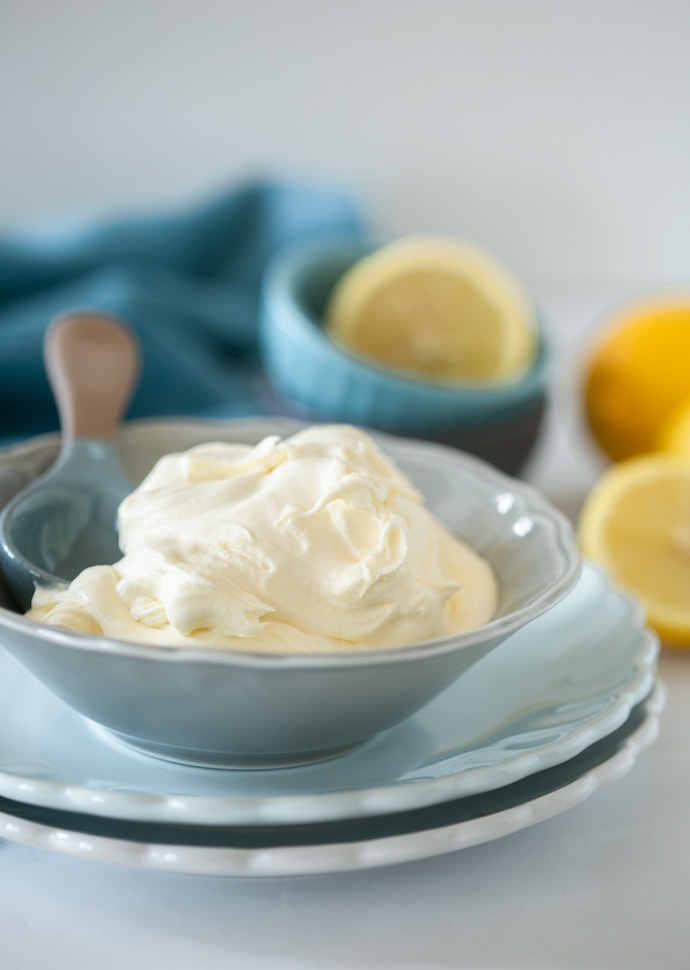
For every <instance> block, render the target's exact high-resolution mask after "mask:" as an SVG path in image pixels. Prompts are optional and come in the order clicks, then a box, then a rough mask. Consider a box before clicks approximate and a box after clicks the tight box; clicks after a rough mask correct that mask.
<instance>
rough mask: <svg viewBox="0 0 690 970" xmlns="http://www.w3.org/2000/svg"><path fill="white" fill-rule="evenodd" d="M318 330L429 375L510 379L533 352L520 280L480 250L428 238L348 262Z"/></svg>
mask: <svg viewBox="0 0 690 970" xmlns="http://www.w3.org/2000/svg"><path fill="white" fill-rule="evenodd" d="M325 328H326V331H327V332H328V333H329V334H330V336H331V337H332V338H333V339H334V340H335V341H336V342H338V343H339V344H341V345H342V346H344V347H345V348H347V349H348V350H350V351H352V352H354V353H356V354H359V355H361V356H363V357H366V358H368V359H370V360H372V361H375V362H377V363H378V364H381V365H383V366H386V367H390V368H393V369H395V370H400V371H403V372H407V373H411V374H416V375H419V376H423V377H425V378H432V379H436V380H446V381H463V380H470V381H507V380H511V379H513V378H516V377H517V376H518V375H520V374H521V373H522V372H523V371H524V370H526V368H527V367H528V366H529V365H530V364H531V363H532V361H533V360H534V357H535V355H536V350H537V332H536V331H537V327H536V321H535V314H534V309H533V306H532V303H531V301H530V299H529V297H528V295H527V293H526V292H525V290H524V289H523V287H522V286H521V285H520V283H519V282H518V281H517V280H516V279H514V278H513V276H512V275H511V274H510V273H509V272H508V271H507V270H506V269H504V268H503V267H502V266H501V265H499V264H498V263H497V262H496V261H495V260H494V259H493V258H492V257H491V256H489V255H488V254H487V253H486V252H484V251H483V250H481V249H479V248H476V247H474V246H471V245H469V244H464V243H461V242H457V241H455V240H451V239H445V238H438V237H424V236H422V237H418V236H414V237H407V238H405V239H401V240H399V241H397V242H394V243H391V244H390V245H388V246H384V247H382V248H381V249H379V250H377V251H375V252H374V253H372V254H371V255H370V256H366V257H364V258H363V259H361V260H360V261H359V262H357V263H355V265H354V266H353V267H351V268H350V269H349V270H348V271H347V272H346V273H345V274H344V275H343V277H342V278H341V280H340V281H339V283H338V284H337V286H336V288H335V290H334V292H333V295H332V297H331V299H330V301H329V304H328V306H327V308H326V313H325Z"/></svg>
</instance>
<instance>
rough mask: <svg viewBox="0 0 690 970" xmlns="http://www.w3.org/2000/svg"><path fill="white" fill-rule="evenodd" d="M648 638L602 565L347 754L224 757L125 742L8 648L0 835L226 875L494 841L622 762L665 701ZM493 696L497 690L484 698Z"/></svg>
mask: <svg viewBox="0 0 690 970" xmlns="http://www.w3.org/2000/svg"><path fill="white" fill-rule="evenodd" d="M657 657H658V645H657V642H656V640H655V638H654V636H653V635H652V634H651V633H650V632H649V630H647V629H646V628H645V626H644V623H643V620H642V617H641V615H640V613H639V611H638V609H637V607H636V606H635V604H634V603H633V602H632V601H631V600H630V599H629V598H628V597H627V596H625V595H624V594H622V593H620V592H619V591H618V590H615V589H612V588H611V586H610V585H609V583H608V581H607V580H606V578H605V577H604V576H603V575H602V574H601V573H600V572H599V571H598V570H596V569H595V568H594V567H592V566H589V565H587V566H585V568H584V570H583V573H582V576H581V579H580V580H579V582H578V585H577V586H576V587H575V589H574V590H573V591H572V592H571V593H570V594H569V595H568V596H567V597H566V598H565V599H564V600H562V601H561V602H560V603H559V604H558V605H557V606H556V607H554V608H553V609H552V610H550V611H549V612H548V613H547V614H545V615H544V616H542V617H540V618H539V619H538V620H535V621H534V622H532V623H531V624H529V625H528V626H527V627H525V628H524V629H523V630H521V631H520V632H519V633H517V634H514V635H513V636H512V637H511V638H510V639H509V640H507V641H506V642H505V643H503V644H502V645H501V646H500V647H499V648H497V649H496V650H495V651H494V652H493V653H492V654H490V655H489V656H488V657H487V658H485V659H484V660H483V661H481V662H480V663H479V664H477V666H476V667H474V668H473V669H472V670H471V671H469V673H467V674H466V675H465V676H464V677H462V678H460V680H459V681H457V682H456V683H455V684H454V685H453V686H451V687H449V688H448V689H447V690H446V691H445V692H444V693H443V694H441V695H440V696H439V697H438V698H437V699H436V700H435V701H433V702H432V703H431V704H429V705H428V706H427V707H425V708H424V709H423V710H422V711H420V712H419V713H418V714H417V715H416V716H415V717H413V718H411V719H410V720H408V721H406V722H405V723H403V724H401V725H399V726H398V727H396V728H392V729H390V730H389V731H387V732H385V733H383V734H381V735H379V736H377V737H376V738H375V739H373V740H372V741H370V742H367V743H366V744H365V745H363V746H362V747H360V748H359V749H357V750H355V751H351V752H349V753H348V754H346V755H342V756H340V757H338V758H334V759H332V760H330V761H326V762H323V763H321V764H313V765H309V766H305V767H296V768H285V769H278V770H270V771H269V770H265V771H264V770H255V771H239V770H218V769H206V768H195V767H188V766H183V765H176V764H173V763H169V762H164V761H157V760H155V759H154V758H151V757H150V756H146V755H141V754H138V753H136V752H134V751H132V750H131V749H129V748H125V747H124V746H123V747H120V746H119V744H118V742H117V741H115V740H114V739H113V738H112V737H111V736H110V735H108V734H106V732H105V731H103V730H102V729H100V728H99V727H97V726H96V725H94V724H92V723H91V722H90V721H88V720H86V719H85V718H83V717H81V716H80V715H79V714H77V713H75V712H74V711H73V710H72V709H70V708H69V707H67V706H66V705H65V704H64V703H63V702H62V701H60V700H59V699H58V698H56V697H55V696H54V695H53V694H52V693H50V692H49V691H48V690H47V689H46V688H44V687H43V686H42V685H41V684H40V683H39V682H38V681H37V680H35V679H34V678H33V677H32V675H31V674H29V673H28V672H27V671H26V670H25V669H24V668H23V667H21V666H20V665H19V664H18V663H17V662H16V661H15V660H14V659H13V658H12V657H11V656H10V655H9V654H7V653H4V652H3V653H0V836H4V837H5V838H6V839H8V840H13V841H16V842H20V843H24V844H27V845H33V846H39V847H43V848H50V849H53V850H57V851H59V852H63V853H68V854H71V855H76V856H83V857H85V858H89V859H91V860H98V861H104V862H113V863H119V864H123V865H130V866H139V867H143V868H150V869H159V870H169V871H176V872H186V873H203V874H211V875H227V876H274V875H297V874H306V873H317V872H333V871H339V870H347V869H357V868H364V867H369V866H379V865H388V864H392V863H398V862H403V861H407V860H412V859H419V858H423V857H427V856H432V855H436V854H441V853H445V852H451V851H454V850H458V849H462V848H464V847H466V846H470V845H475V844H478V843H481V842H486V841H489V840H491V839H496V838H499V837H501V836H504V835H507V834H509V833H511V832H515V831H517V830H519V829H521V828H524V827H526V826H529V825H533V824H535V823H537V822H540V821H542V820H543V819H546V818H549V817H552V816H554V815H556V814H558V813H560V812H563V811H565V810H566V809H569V808H571V807H573V806H575V805H577V804H578V803H579V802H581V801H583V800H584V799H585V798H587V797H588V796H589V795H591V794H593V793H594V792H595V791H596V790H597V789H598V788H599V787H600V786H601V785H602V784H604V783H607V782H609V781H611V780H613V779H615V778H618V777H620V776H621V775H622V774H624V773H625V772H626V771H627V770H628V769H629V768H631V767H632V765H633V763H634V761H635V759H636V756H637V754H638V753H639V752H640V751H641V750H643V749H644V748H645V747H646V746H647V745H649V744H650V743H651V742H652V741H653V740H654V738H655V736H656V732H657V727H658V719H659V714H660V712H661V709H662V707H663V700H664V692H663V687H662V686H661V685H660V684H658V683H657V681H656V664H657ZM489 699H490V702H489Z"/></svg>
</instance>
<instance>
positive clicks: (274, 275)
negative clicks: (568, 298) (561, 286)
mask: <svg viewBox="0 0 690 970" xmlns="http://www.w3.org/2000/svg"><path fill="white" fill-rule="evenodd" d="M380 245H382V243H380V242H376V241H374V240H371V239H361V238H357V237H352V236H330V237H326V238H320V239H318V240H313V239H311V240H301V241H299V242H295V243H290V244H287V245H285V246H283V247H282V248H280V249H279V250H278V251H277V252H276V253H274V255H273V256H272V257H271V259H270V260H269V261H268V264H267V266H266V268H265V270H264V274H263V281H262V295H261V301H262V304H263V307H264V312H262V313H261V326H260V330H261V331H262V334H263V337H264V339H267V338H268V335H269V334H270V332H271V331H273V333H279V332H282V333H287V334H290V333H293V334H297V335H299V336H300V337H301V338H302V339H303V340H304V341H306V345H307V346H308V347H309V349H311V350H313V351H314V352H315V353H319V354H328V355H329V358H330V359H332V360H339V361H340V362H341V365H342V366H344V367H346V368H347V369H348V370H349V371H351V372H353V373H355V372H356V373H357V375H358V377H359V379H362V378H363V377H368V379H369V380H370V381H375V382H377V383H379V384H380V385H381V386H382V387H384V388H388V389H389V390H390V391H397V392H400V391H408V392H411V391H414V392H415V393H416V394H418V395H425V396H426V397H427V398H428V399H429V400H432V401H438V402H454V403H456V404H458V403H461V402H462V401H464V400H466V401H467V404H468V405H475V406H476V404H478V403H479V402H482V401H489V400H491V399H494V400H495V402H496V403H502V404H503V403H508V402H510V401H511V400H513V401H514V402H515V403H516V404H518V403H522V402H524V401H531V400H532V399H533V398H535V397H536V395H538V394H539V393H540V392H542V391H543V390H544V388H545V386H546V383H547V378H548V372H549V370H550V365H551V359H550V358H551V355H550V348H549V342H548V340H547V337H546V333H545V328H544V326H543V319H542V314H541V312H540V309H539V307H538V306H537V304H536V302H535V301H534V300H533V298H532V295H531V293H529V291H528V295H529V298H530V300H531V302H532V306H533V308H534V318H535V329H536V338H537V353H536V355H535V358H534V360H533V361H532V363H531V364H530V365H529V367H527V368H526V369H525V370H524V371H521V372H520V373H519V374H518V375H517V376H516V377H514V378H510V379H507V380H496V381H485V380H465V381H457V380H456V381H450V380H440V379H439V380H425V379H424V378H423V377H421V376H419V375H417V374H412V373H410V374H408V373H406V372H404V371H402V370H396V369H395V368H387V367H384V366H382V365H378V364H377V363H376V362H375V361H370V360H367V359H366V358H365V357H362V356H360V355H358V354H356V353H354V352H353V351H351V350H349V349H348V348H347V347H344V346H342V345H341V344H337V343H336V342H335V341H333V340H331V339H330V338H329V337H328V336H327V334H326V333H325V331H324V329H323V327H322V326H321V323H320V322H319V321H318V320H317V319H315V317H314V316H313V315H312V314H311V313H309V312H308V310H307V308H306V307H305V306H304V304H303V302H302V301H301V300H300V299H299V295H298V293H297V292H296V281H297V277H298V275H299V274H300V273H302V272H303V271H304V270H305V269H306V268H307V267H308V266H309V264H312V265H319V264H322V263H328V262H329V261H331V260H333V259H337V258H338V257H341V258H342V259H347V260H349V261H350V262H349V265H351V263H352V262H354V260H355V259H356V258H357V257H358V256H363V255H365V254H366V253H369V252H372V251H373V250H375V249H376V248H378V247H379V246H380ZM268 320H271V321H273V322H272V323H271V324H270V326H269V324H268V323H267V321H268Z"/></svg>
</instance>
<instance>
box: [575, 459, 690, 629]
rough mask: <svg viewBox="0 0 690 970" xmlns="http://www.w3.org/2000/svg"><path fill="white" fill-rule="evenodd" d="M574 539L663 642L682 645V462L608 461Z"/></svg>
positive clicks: (689, 517)
mask: <svg viewBox="0 0 690 970" xmlns="http://www.w3.org/2000/svg"><path fill="white" fill-rule="evenodd" d="M578 538H579V542H580V548H581V551H582V553H583V555H584V556H586V557H588V558H590V559H592V560H594V561H595V562H598V563H600V564H601V565H602V566H603V567H604V568H605V569H606V570H607V572H608V573H609V574H610V575H611V577H612V578H613V580H614V581H615V582H617V583H618V584H619V585H620V586H621V587H622V588H623V589H626V590H628V592H630V593H632V594H633V595H634V596H636V597H637V598H638V599H639V601H640V602H641V604H642V605H643V606H644V608H645V610H646V613H647V621H648V623H649V625H650V626H652V627H653V628H654V629H655V630H656V631H657V632H658V634H659V636H660V637H661V639H662V640H663V641H664V642H665V643H667V644H671V645H676V646H681V645H682V646H684V647H690V462H688V461H687V460H683V459H681V458H677V457H674V456H671V455H661V454H653V455H648V456H644V457H639V458H630V459H627V460H626V461H622V462H620V463H619V464H617V465H612V466H611V467H610V468H609V469H608V470H607V471H606V472H604V474H603V475H602V476H601V478H600V479H599V481H598V482H597V483H596V485H595V486H594V488H593V489H592V490H591V492H590V494H589V495H588V497H587V499H586V501H585V504H584V507H583V509H582V513H581V515H580V521H579V524H578Z"/></svg>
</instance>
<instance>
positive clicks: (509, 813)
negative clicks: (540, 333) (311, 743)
mask: <svg viewBox="0 0 690 970" xmlns="http://www.w3.org/2000/svg"><path fill="white" fill-rule="evenodd" d="M665 702H666V689H665V687H664V685H663V683H662V682H661V681H657V682H656V684H655V687H654V689H653V690H652V693H651V694H650V695H649V696H648V698H647V699H646V700H645V701H644V702H641V703H640V707H644V718H643V720H642V723H641V724H640V725H638V726H637V727H635V728H633V729H632V731H631V733H630V734H629V735H628V736H627V737H626V738H625V739H624V740H623V741H622V742H621V743H620V744H619V745H618V746H617V747H616V749H615V750H614V753H613V754H612V755H610V756H608V757H604V758H603V759H602V760H601V761H600V762H598V763H597V764H596V765H595V766H594V767H592V768H590V769H588V770H587V769H586V770H585V771H583V773H582V774H581V775H579V776H577V777H576V778H574V779H573V780H571V781H569V782H568V783H566V784H565V785H564V786H562V787H558V786H556V787H554V788H553V789H552V790H550V791H548V792H547V793H546V794H542V795H538V796H537V797H535V798H533V799H527V800H526V801H524V802H521V803H518V804H515V805H512V806H511V807H509V808H507V809H505V810H499V811H497V812H494V813H488V814H486V815H483V816H480V817H479V818H471V819H469V820H464V821H461V822H454V823H450V824H447V825H443V826H440V827H434V828H429V829H425V828H423V827H422V828H421V829H420V828H418V829H416V830H415V831H412V832H408V833H402V834H400V833H398V834H394V835H390V836H387V835H383V836H378V837H375V838H371V839H361V840H360V841H354V842H332V843H327V842H324V843H318V842H317V843H315V844H309V845H306V846H305V845H297V846H295V845H288V846H285V845H282V846H281V845H280V844H276V845H271V846H268V847H267V846H262V847H259V848H254V847H252V848H246V847H228V846H195V845H184V844H183V845H177V844H170V843H151V842H146V841H134V840H128V839H123V838H112V837H108V836H104V835H87V834H84V833H83V832H81V831H79V830H78V829H65V828H64V827H60V826H59V825H58V826H53V825H50V824H47V823H45V822H38V821H35V820H31V819H27V818H23V817H18V816H17V815H13V814H11V813H9V812H3V811H0V837H4V838H6V839H7V840H8V841H12V842H16V843H19V844H22V845H25V846H30V847H33V848H39V849H48V850H53V851H57V852H58V853H60V854H63V855H67V856H71V857H79V858H86V859H89V860H90V861H94V862H100V863H111V864H116V865H120V866H126V867H130V868H138V869H144V870H149V871H163V872H175V873H178V874H185V875H206V876H216V877H219V876H222V877H277V876H305V875H318V874H326V873H339V872H346V871H352V870H361V869H371V868H377V867H382V866H391V865H397V864H402V863H405V862H413V861H418V860H420V859H429V858H432V857H434V856H439V855H445V854H448V853H451V852H456V851H459V850H461V849H465V848H469V847H471V846H476V845H480V844H483V843H486V842H490V841H494V840H496V839H499V838H503V837H505V836H507V835H510V834H513V833H515V832H518V831H520V830H522V829H525V828H528V827H531V826H533V825H536V824H538V823H539V822H543V821H546V820H547V819H550V818H554V817H555V816H557V815H560V814H562V813H564V812H566V811H568V810H570V809H572V808H575V807H576V806H577V805H579V804H581V803H582V802H583V801H585V800H586V799H587V798H589V797H591V796H592V795H593V794H594V793H595V792H597V791H598V790H599V789H600V788H601V787H602V786H604V785H605V784H608V783H610V782H612V781H617V780H619V779H620V778H622V777H623V776H624V775H625V774H627V773H628V772H629V771H630V770H631V769H632V767H633V766H634V764H635V762H636V761H637V759H638V757H639V755H640V754H641V753H642V752H643V751H644V750H645V749H646V748H648V747H649V746H650V745H651V744H652V743H653V742H654V741H655V740H656V737H657V735H658V733H659V720H660V716H661V712H662V710H663V708H664V706H665ZM610 737H611V736H607V737H604V738H603V739H601V743H602V744H606V743H607V741H609V739H610ZM567 763H568V762H565V764H566V765H567ZM498 794H499V797H500V792H498ZM458 801H460V802H461V801H462V799H459V800H458Z"/></svg>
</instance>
